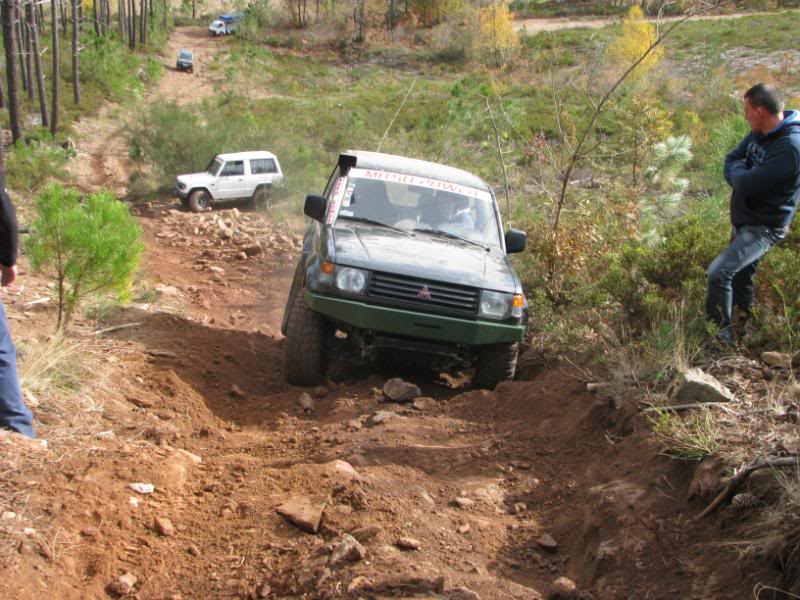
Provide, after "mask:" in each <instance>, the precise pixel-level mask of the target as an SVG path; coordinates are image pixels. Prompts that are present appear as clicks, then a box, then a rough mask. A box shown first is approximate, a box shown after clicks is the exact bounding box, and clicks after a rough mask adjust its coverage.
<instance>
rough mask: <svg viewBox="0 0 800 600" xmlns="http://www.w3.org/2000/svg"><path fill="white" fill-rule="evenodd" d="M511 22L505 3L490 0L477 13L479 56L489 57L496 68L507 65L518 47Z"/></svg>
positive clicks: (517, 40)
mask: <svg viewBox="0 0 800 600" xmlns="http://www.w3.org/2000/svg"><path fill="white" fill-rule="evenodd" d="M512 22H513V17H512V15H511V11H510V10H509V9H508V5H507V4H506V3H505V2H499V1H498V0H491V3H490V4H488V5H487V6H484V7H482V8H481V9H480V11H479V12H478V25H479V36H478V46H479V48H480V50H481V54H482V55H483V56H486V57H491V60H492V62H494V63H495V66H497V67H499V66H501V65H503V64H505V63H507V62H508V61H509V59H510V58H511V55H512V54H513V52H514V51H515V50H516V49H517V48H518V47H519V39H518V38H517V34H516V33H515V32H514V27H513V26H512Z"/></svg>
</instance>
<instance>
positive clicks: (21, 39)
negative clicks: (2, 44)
mask: <svg viewBox="0 0 800 600" xmlns="http://www.w3.org/2000/svg"><path fill="white" fill-rule="evenodd" d="M16 7H17V8H16V13H17V16H16V18H15V19H14V27H15V28H16V32H15V35H16V38H17V43H16V49H17V55H18V56H19V73H20V79H21V80H22V90H23V91H25V92H27V91H28V87H29V86H28V83H29V81H30V80H29V79H28V72H27V71H26V70H25V55H26V53H25V36H24V34H23V33H22V21H21V20H20V18H19V4H17V5H16Z"/></svg>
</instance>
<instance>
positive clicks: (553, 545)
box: [535, 533, 558, 552]
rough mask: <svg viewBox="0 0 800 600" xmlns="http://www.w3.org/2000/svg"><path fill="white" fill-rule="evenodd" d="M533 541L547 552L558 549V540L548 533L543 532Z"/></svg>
mask: <svg viewBox="0 0 800 600" xmlns="http://www.w3.org/2000/svg"><path fill="white" fill-rule="evenodd" d="M535 541H536V543H537V544H538V545H539V547H540V548H542V549H544V550H547V551H549V552H555V551H556V550H558V542H557V541H556V540H555V538H554V537H553V536H552V535H550V534H549V533H545V534H544V535H543V536H541V537H538V538H536V540H535Z"/></svg>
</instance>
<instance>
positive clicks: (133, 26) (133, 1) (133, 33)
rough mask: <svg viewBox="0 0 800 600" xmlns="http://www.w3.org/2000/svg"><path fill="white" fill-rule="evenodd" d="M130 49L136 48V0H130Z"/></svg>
mask: <svg viewBox="0 0 800 600" xmlns="http://www.w3.org/2000/svg"><path fill="white" fill-rule="evenodd" d="M130 18H131V39H130V45H131V50H133V49H134V48H136V0H131V14H130Z"/></svg>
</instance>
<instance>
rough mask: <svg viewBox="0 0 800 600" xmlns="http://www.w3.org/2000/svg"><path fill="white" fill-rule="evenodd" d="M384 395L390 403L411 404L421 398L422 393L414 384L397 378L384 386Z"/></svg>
mask: <svg viewBox="0 0 800 600" xmlns="http://www.w3.org/2000/svg"><path fill="white" fill-rule="evenodd" d="M383 395H384V397H385V398H386V400H387V401H389V402H411V401H412V400H414V398H419V397H420V396H421V395H422V392H420V389H419V387H417V386H416V385H414V384H413V383H408V382H407V381H403V380H402V379H400V378H399V377H395V378H393V379H390V380H389V381H387V382H386V383H384V384H383Z"/></svg>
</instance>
